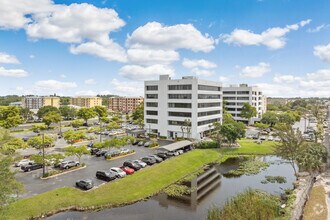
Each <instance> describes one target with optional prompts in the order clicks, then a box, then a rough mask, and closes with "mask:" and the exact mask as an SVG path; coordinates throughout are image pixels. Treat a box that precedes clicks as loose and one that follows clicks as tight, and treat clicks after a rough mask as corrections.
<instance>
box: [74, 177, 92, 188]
mask: <svg viewBox="0 0 330 220" xmlns="http://www.w3.org/2000/svg"><path fill="white" fill-rule="evenodd" d="M76 187H78V188H80V189H84V190H89V189H91V188H93V187H94V183H93V180H91V179H84V180H78V181H77V182H76Z"/></svg>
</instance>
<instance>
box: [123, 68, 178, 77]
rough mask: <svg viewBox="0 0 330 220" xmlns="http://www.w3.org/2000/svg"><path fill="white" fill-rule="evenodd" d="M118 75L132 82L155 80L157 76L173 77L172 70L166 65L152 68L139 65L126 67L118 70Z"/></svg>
mask: <svg viewBox="0 0 330 220" xmlns="http://www.w3.org/2000/svg"><path fill="white" fill-rule="evenodd" d="M119 72H120V75H121V76H124V77H126V78H128V79H132V80H150V79H156V78H157V76H158V75H163V74H168V75H170V76H173V75H174V69H173V68H171V67H169V66H166V65H160V64H156V65H152V66H147V67H145V66H139V65H126V66H123V67H122V68H120V70H119Z"/></svg>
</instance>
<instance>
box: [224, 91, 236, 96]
mask: <svg viewBox="0 0 330 220" xmlns="http://www.w3.org/2000/svg"><path fill="white" fill-rule="evenodd" d="M223 94H224V95H225V94H228V95H236V91H223Z"/></svg>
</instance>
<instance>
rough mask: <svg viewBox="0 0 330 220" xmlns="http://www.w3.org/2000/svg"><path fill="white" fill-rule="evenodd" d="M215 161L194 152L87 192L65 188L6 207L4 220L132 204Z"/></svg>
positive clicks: (208, 153) (212, 154) (214, 156)
mask: <svg viewBox="0 0 330 220" xmlns="http://www.w3.org/2000/svg"><path fill="white" fill-rule="evenodd" d="M216 160H219V152H218V151H217V150H194V151H191V152H189V153H186V154H183V155H181V156H179V157H175V158H173V159H171V160H167V161H165V162H163V163H161V164H158V165H155V166H152V167H149V168H147V169H144V170H141V171H139V172H137V173H136V174H134V175H131V176H128V177H126V178H123V179H120V180H118V181H114V182H110V183H108V184H105V185H103V186H101V187H99V188H97V189H95V190H91V191H89V192H83V191H81V190H78V189H75V188H67V187H66V188H59V189H55V190H52V191H49V192H46V193H43V194H40V195H37V196H34V197H31V198H27V199H22V200H19V201H17V202H15V203H13V204H11V205H10V206H9V207H8V210H7V212H6V214H5V216H4V219H15V220H17V219H26V218H29V217H33V216H38V215H41V214H43V213H48V212H51V211H55V210H58V209H61V208H66V207H70V206H77V205H78V206H79V207H90V206H105V205H109V206H116V205H122V204H125V203H131V202H134V201H138V200H141V199H143V198H146V197H148V196H152V195H154V194H156V193H157V192H159V191H160V190H162V189H163V188H165V187H166V186H168V185H170V184H172V183H174V182H176V181H177V180H179V179H181V178H183V177H184V176H186V175H187V174H190V173H192V172H194V171H196V170H198V169H199V168H201V167H202V166H203V165H205V164H207V163H210V162H213V161H216ZM0 218H1V216H0Z"/></svg>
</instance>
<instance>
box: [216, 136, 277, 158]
mask: <svg viewBox="0 0 330 220" xmlns="http://www.w3.org/2000/svg"><path fill="white" fill-rule="evenodd" d="M238 143H239V144H240V146H241V147H237V148H235V147H233V148H223V149H221V153H223V154H224V155H244V154H245V155H251V154H252V155H271V154H274V150H275V146H276V144H277V143H276V142H275V141H262V143H261V144H257V143H256V142H255V140H251V139H241V140H238Z"/></svg>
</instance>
